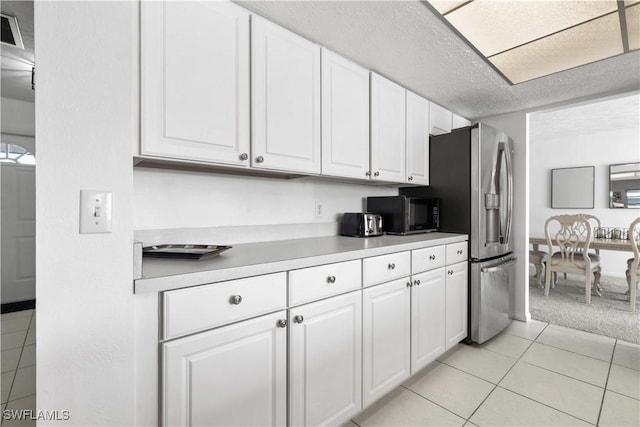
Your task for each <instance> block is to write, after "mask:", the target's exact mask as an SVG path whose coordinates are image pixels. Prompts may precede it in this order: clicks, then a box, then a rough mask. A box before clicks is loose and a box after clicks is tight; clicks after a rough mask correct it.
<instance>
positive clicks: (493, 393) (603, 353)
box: [348, 321, 640, 427]
mask: <svg viewBox="0 0 640 427" xmlns="http://www.w3.org/2000/svg"><path fill="white" fill-rule="evenodd" d="M348 425H350V426H351V427H353V426H354V425H358V426H362V427H365V426H576V425H580V426H588V425H598V426H640V346H638V345H636V344H630V343H626V342H623V341H619V340H615V339H613V338H608V337H603V336H600V335H594V334H590V333H587V332H582V331H577V330H574V329H568V328H563V327H560V326H555V325H548V324H546V323H542V322H538V321H531V322H529V323H524V322H518V321H514V322H512V323H511V325H509V326H508V327H507V328H506V329H505V330H504V331H503V332H502V333H501V334H500V335H498V336H496V337H495V338H493V339H492V340H490V341H488V342H486V343H484V344H483V345H472V346H468V345H464V344H460V345H458V346H457V347H456V348H454V349H452V350H451V351H449V352H448V353H446V354H444V355H443V356H442V357H440V358H439V359H438V360H437V361H436V362H434V363H432V364H431V365H430V366H428V367H427V368H426V369H424V370H423V371H422V372H419V373H418V374H417V375H414V376H413V377H412V378H410V379H409V380H407V381H406V382H405V383H404V384H403V385H402V386H400V387H398V388H397V389H396V390H394V391H393V392H392V393H390V394H389V395H388V396H386V397H384V398H383V399H381V400H380V401H379V402H377V403H375V404H374V405H373V406H372V407H370V408H368V409H367V410H365V411H364V412H363V413H361V414H360V415H358V416H357V417H356V418H354V419H353V420H352V422H351V423H349V424H348Z"/></svg>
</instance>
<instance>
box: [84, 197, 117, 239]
mask: <svg viewBox="0 0 640 427" xmlns="http://www.w3.org/2000/svg"><path fill="white" fill-rule="evenodd" d="M111 199H112V194H111V191H99V190H80V234H91V233H111V202H112V200H111Z"/></svg>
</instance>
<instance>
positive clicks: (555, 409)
mask: <svg viewBox="0 0 640 427" xmlns="http://www.w3.org/2000/svg"><path fill="white" fill-rule="evenodd" d="M497 387H500V388H501V389H502V390H506V391H508V392H509V393H513V394H515V395H518V396H520V397H522V398H524V399H527V400H530V401H532V402H535V403H537V404H539V405H542V406H545V407H547V408H549V409H553V410H554V411H556V412H560V413H561V414H564V415H567V416H569V417H571V418H575V419H576V420H580V421H584V422H585V423H587V424H589V425H591V426H592V425H596V424H593V423H591V422H589V421H587V420H583V419H582V418H578V417H576V416H575V415H572V414H570V413H568V412H565V411H563V410H562V409H558V408H554V407H553V406H550V405H548V404H546V403H544V402H540V401H537V400H535V399H532V398H530V397H529V396H526V395H524V394H522V393H518V392H517V391H513V390H511V389H508V388H506V387H502V386H501V385H498V386H496V388H497Z"/></svg>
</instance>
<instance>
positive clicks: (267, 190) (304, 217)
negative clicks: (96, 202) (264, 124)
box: [133, 168, 398, 243]
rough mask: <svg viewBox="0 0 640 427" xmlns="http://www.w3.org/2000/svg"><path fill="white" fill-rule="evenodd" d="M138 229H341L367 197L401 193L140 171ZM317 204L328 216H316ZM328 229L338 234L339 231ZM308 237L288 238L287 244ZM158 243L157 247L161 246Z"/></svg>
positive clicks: (314, 180)
mask: <svg viewBox="0 0 640 427" xmlns="http://www.w3.org/2000/svg"><path fill="white" fill-rule="evenodd" d="M133 178H134V202H135V203H134V204H135V209H134V220H133V223H134V228H135V229H137V230H144V229H166V228H185V227H189V228H193V227H237V226H261V225H274V224H310V227H309V228H311V226H313V225H314V224H321V223H332V224H335V223H336V221H337V218H338V215H339V214H341V213H343V212H361V211H362V210H363V198H364V197H366V196H378V195H394V194H398V190H397V188H390V187H377V186H373V185H365V184H345V183H339V182H332V181H327V180H321V179H318V178H302V179H300V178H295V179H280V178H266V177H254V176H239V175H224V174H216V173H207V172H189V171H179V170H166V169H151V168H135V169H134V173H133ZM316 201H319V202H321V203H322V208H323V211H324V212H323V215H322V217H320V218H318V217H316V215H315V204H316ZM328 229H330V230H332V232H333V233H334V234H335V227H333V226H331V227H328ZM295 237H307V236H305V235H298V236H295V235H288V236H287V235H283V236H282V239H287V238H295ZM156 243H157V242H156Z"/></svg>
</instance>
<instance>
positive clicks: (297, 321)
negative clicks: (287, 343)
mask: <svg viewBox="0 0 640 427" xmlns="http://www.w3.org/2000/svg"><path fill="white" fill-rule="evenodd" d="M293 321H294V322H296V323H302V322H304V316H303V315H301V314H298V315H297V316H296V317H294V318H293Z"/></svg>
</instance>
